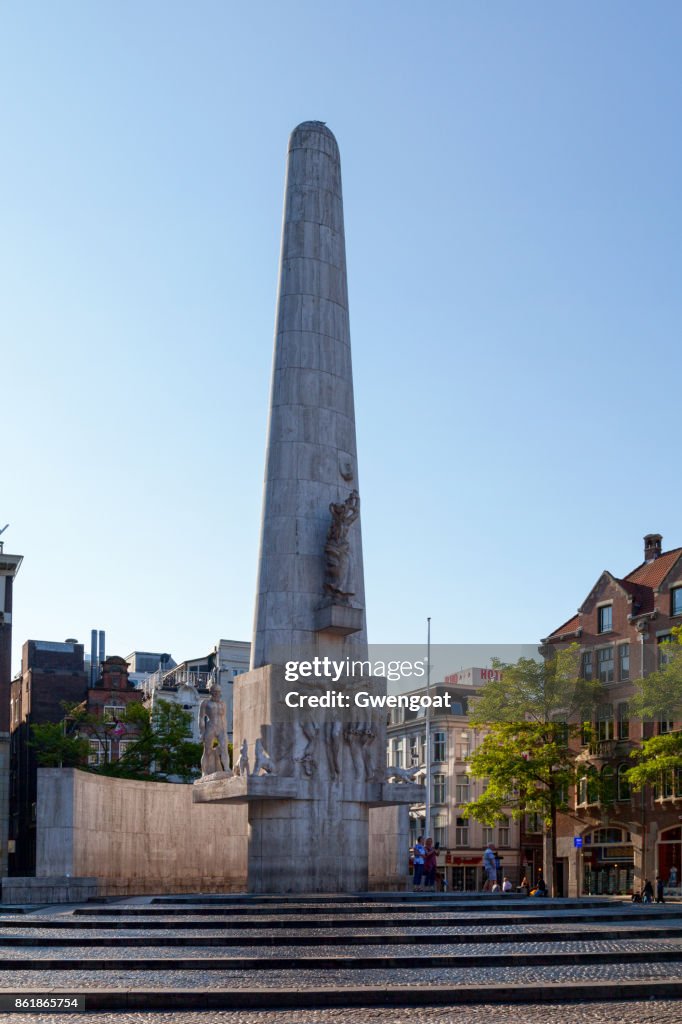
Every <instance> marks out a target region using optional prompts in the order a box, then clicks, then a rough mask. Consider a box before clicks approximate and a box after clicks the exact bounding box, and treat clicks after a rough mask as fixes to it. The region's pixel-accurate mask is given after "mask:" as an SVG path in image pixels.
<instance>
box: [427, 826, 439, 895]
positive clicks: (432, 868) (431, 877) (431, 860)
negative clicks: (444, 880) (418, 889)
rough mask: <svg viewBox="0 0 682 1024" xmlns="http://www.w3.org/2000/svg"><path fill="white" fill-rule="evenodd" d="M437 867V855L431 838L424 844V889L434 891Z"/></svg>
mask: <svg viewBox="0 0 682 1024" xmlns="http://www.w3.org/2000/svg"><path fill="white" fill-rule="evenodd" d="M437 865H438V854H437V852H436V850H435V847H434V845H433V839H432V838H431V836H429V838H428V839H427V840H426V842H425V844H424V888H426V889H429V890H430V891H431V892H433V891H434V886H435V883H436V867H437Z"/></svg>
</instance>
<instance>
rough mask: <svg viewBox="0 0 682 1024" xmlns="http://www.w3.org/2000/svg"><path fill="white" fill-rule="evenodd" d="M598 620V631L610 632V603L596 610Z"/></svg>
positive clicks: (611, 622)
mask: <svg viewBox="0 0 682 1024" xmlns="http://www.w3.org/2000/svg"><path fill="white" fill-rule="evenodd" d="M597 615H598V620H599V632H600V633H610V632H611V630H612V629H613V607H612V606H611V605H610V604H606V605H604V606H603V607H602V608H599V609H598V610H597Z"/></svg>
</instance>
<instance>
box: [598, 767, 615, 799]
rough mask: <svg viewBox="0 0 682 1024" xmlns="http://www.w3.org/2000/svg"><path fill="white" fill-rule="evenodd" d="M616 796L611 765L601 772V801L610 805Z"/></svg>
mask: <svg viewBox="0 0 682 1024" xmlns="http://www.w3.org/2000/svg"><path fill="white" fill-rule="evenodd" d="M614 796H615V787H614V777H613V768H612V766H611V765H610V764H607V765H604V767H603V768H602V770H601V800H602V801H603V802H604V803H607V804H610V803H612V802H613V799H614Z"/></svg>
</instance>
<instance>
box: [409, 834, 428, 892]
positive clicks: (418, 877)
mask: <svg viewBox="0 0 682 1024" xmlns="http://www.w3.org/2000/svg"><path fill="white" fill-rule="evenodd" d="M425 854H426V850H425V849H424V836H417V842H416V843H415V844H414V849H413V854H412V863H413V864H414V875H413V878H412V886H413V888H414V889H415V891H416V890H417V889H421V886H422V881H423V878H424V856H425Z"/></svg>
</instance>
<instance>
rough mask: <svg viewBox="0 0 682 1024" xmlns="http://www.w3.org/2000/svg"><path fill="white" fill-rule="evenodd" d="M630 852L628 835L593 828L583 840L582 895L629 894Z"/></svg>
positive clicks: (632, 874)
mask: <svg viewBox="0 0 682 1024" xmlns="http://www.w3.org/2000/svg"><path fill="white" fill-rule="evenodd" d="M634 880H635V866H634V851H633V848H632V843H631V841H630V833H629V832H625V831H624V830H622V829H619V828H597V829H594V830H593V831H592V832H588V833H587V835H586V836H584V837H583V893H584V894H585V895H587V896H606V895H609V896H612V895H615V894H619V893H620V894H623V895H624V894H627V893H630V892H632V891H633V888H634Z"/></svg>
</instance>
